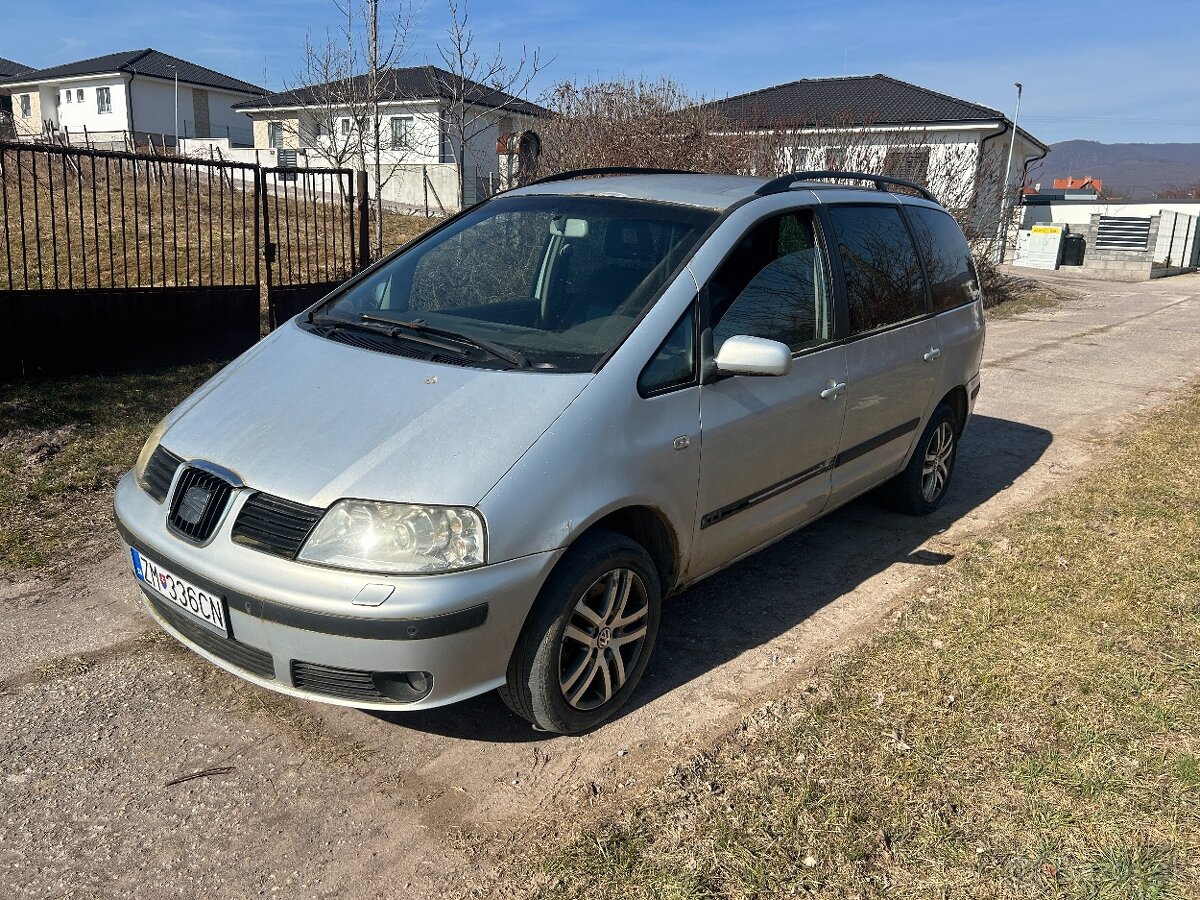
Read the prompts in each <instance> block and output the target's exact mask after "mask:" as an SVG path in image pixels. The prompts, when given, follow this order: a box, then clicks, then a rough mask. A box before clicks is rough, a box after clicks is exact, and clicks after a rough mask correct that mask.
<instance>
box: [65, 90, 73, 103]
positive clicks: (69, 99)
mask: <svg viewBox="0 0 1200 900" xmlns="http://www.w3.org/2000/svg"><path fill="white" fill-rule="evenodd" d="M66 98H67V102H68V103H74V102H75V92H74V91H67V92H66Z"/></svg>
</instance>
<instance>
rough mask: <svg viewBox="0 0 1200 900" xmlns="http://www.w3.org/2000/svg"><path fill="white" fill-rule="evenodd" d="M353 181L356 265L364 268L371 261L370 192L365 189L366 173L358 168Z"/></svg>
mask: <svg viewBox="0 0 1200 900" xmlns="http://www.w3.org/2000/svg"><path fill="white" fill-rule="evenodd" d="M354 181H355V189H354V196H355V203H356V206H357V209H356V210H355V213H356V216H357V219H358V267H359V268H360V269H365V268H366V267H367V266H368V265H370V263H371V210H370V206H369V204H368V202H367V201H368V199H369V197H370V192H369V191H368V190H367V173H366V172H365V171H362V170H359V171H358V172H355V173H354Z"/></svg>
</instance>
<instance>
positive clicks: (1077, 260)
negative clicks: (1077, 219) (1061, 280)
mask: <svg viewBox="0 0 1200 900" xmlns="http://www.w3.org/2000/svg"><path fill="white" fill-rule="evenodd" d="M1085 249H1087V240H1086V239H1085V238H1084V236H1083V235H1082V234H1068V235H1065V236H1064V237H1063V251H1062V263H1061V265H1064V266H1082V265H1083V252H1084V250H1085Z"/></svg>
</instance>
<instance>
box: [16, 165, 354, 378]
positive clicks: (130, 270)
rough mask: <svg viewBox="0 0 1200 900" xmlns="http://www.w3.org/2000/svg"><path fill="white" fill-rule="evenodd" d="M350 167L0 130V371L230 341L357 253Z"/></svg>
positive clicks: (218, 353) (144, 357) (70, 366)
mask: <svg viewBox="0 0 1200 900" xmlns="http://www.w3.org/2000/svg"><path fill="white" fill-rule="evenodd" d="M360 175H361V173H359V175H356V173H353V172H350V171H347V170H311V171H310V170H278V169H270V168H263V167H259V166H256V165H252V164H247V163H237V162H223V161H207V160H197V159H191V158H186V157H171V156H160V155H152V154H135V153H126V152H110V151H99V150H93V149H87V148H80V147H67V146H46V145H30V144H22V143H16V142H4V141H0V229H2V237H3V244H2V245H0V321H3V327H2V328H0V377H6V378H11V377H19V376H21V375H28V374H33V373H37V372H46V373H49V372H60V373H62V372H85V371H115V370H122V369H130V368H139V367H145V366H156V365H169V364H175V363H182V362H189V361H195V360H199V359H208V358H228V357H230V356H233V355H235V354H237V353H239V352H241V351H242V350H244V349H245V348H247V347H249V346H250V345H251V344H253V343H254V342H255V341H256V340H257V339H258V337H259V335H260V330H261V326H262V322H263V320H264V318H265V319H266V320H268V321H269V322H270V323H271V324H272V326H274V325H275V324H277V323H279V322H281V321H283V320H284V319H285V318H286V317H287V316H288V315H291V314H294V313H295V312H296V311H298V310H299V309H302V308H303V307H304V306H306V305H307V304H308V303H309V302H311V300H312V299H315V298H316V297H318V296H320V295H321V294H323V293H325V292H327V291H329V290H330V289H332V287H334V286H335V285H336V284H337V283H339V282H340V281H343V280H344V279H345V278H347V277H349V276H350V275H351V274H353V273H354V272H355V271H356V270H357V269H358V268H359V267H361V266H362V265H363V264H365V262H366V261H367V260H366V253H365V251H366V248H367V242H366V240H365V228H364V226H365V224H366V207H365V205H364V201H365V191H364V190H362V189H361V188H359V185H358V178H359V177H360ZM272 236H273V237H272ZM264 301H265V302H264ZM264 309H265V310H266V316H264V315H263V310H264Z"/></svg>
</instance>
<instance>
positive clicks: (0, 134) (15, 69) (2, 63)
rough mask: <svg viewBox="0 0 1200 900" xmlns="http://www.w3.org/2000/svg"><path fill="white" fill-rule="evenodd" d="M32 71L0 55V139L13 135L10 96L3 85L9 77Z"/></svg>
mask: <svg viewBox="0 0 1200 900" xmlns="http://www.w3.org/2000/svg"><path fill="white" fill-rule="evenodd" d="M32 71H33V69H32V68H31V67H29V66H26V65H22V64H21V63H19V62H13V61H12V60H11V59H5V58H4V57H3V56H0V139H8V138H12V137H14V136H15V132H14V130H13V121H12V96H11V94H10V93H9V90H8V88H6V87H5V86H4V83H5V82H6V81H8V80H9V79H11V78H16V77H17V76H18V75H24V74H25V73H26V72H32Z"/></svg>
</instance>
